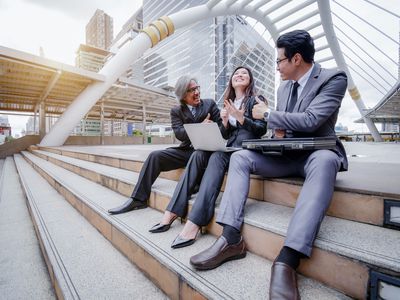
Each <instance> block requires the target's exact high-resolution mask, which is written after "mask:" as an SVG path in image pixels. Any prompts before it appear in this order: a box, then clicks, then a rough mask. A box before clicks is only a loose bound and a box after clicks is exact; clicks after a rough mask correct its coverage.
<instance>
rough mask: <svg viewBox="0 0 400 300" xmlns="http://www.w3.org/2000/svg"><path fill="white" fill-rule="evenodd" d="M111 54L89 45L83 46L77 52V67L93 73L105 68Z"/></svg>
mask: <svg viewBox="0 0 400 300" xmlns="http://www.w3.org/2000/svg"><path fill="white" fill-rule="evenodd" d="M108 55H110V52H108V51H106V50H103V49H100V48H96V47H93V46H89V45H84V44H81V45H80V46H79V48H78V50H77V51H76V57H75V66H77V67H78V68H82V69H85V70H88V71H92V72H98V71H99V70H100V69H101V68H103V66H104V64H105V62H106V59H107V57H108Z"/></svg>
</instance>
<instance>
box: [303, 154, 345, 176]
mask: <svg viewBox="0 0 400 300" xmlns="http://www.w3.org/2000/svg"><path fill="white" fill-rule="evenodd" d="M310 158H311V160H310V166H312V167H313V168H317V169H323V170H326V171H328V170H332V171H333V170H335V171H336V172H337V171H338V170H339V167H340V160H339V157H338V155H337V154H336V153H335V152H333V151H330V150H319V151H315V152H314V153H313V154H311V157H310Z"/></svg>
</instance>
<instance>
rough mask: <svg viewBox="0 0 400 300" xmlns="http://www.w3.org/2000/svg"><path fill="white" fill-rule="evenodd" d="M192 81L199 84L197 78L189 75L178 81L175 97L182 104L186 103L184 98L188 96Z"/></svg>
mask: <svg viewBox="0 0 400 300" xmlns="http://www.w3.org/2000/svg"><path fill="white" fill-rule="evenodd" d="M192 80H193V81H195V82H196V83H197V82H198V81H197V79H196V78H194V77H191V76H189V75H183V76H181V77H179V78H178V80H177V81H176V84H175V95H176V99H178V100H179V102H180V103H181V104H185V103H186V102H185V100H184V98H185V96H186V93H187V90H188V88H189V85H190V82H191V81H192Z"/></svg>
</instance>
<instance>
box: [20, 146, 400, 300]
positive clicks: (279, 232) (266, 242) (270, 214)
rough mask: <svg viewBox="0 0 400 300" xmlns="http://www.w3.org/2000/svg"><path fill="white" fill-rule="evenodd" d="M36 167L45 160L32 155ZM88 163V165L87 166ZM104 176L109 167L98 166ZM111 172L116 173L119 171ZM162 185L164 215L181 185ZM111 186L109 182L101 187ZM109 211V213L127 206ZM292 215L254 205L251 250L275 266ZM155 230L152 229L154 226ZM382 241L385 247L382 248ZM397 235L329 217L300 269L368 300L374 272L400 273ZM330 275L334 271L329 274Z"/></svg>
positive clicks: (249, 215)
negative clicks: (368, 287) (381, 270)
mask: <svg viewBox="0 0 400 300" xmlns="http://www.w3.org/2000/svg"><path fill="white" fill-rule="evenodd" d="M26 155H28V156H29V157H30V159H32V160H33V161H35V163H40V161H38V160H39V159H38V158H37V157H35V156H33V155H31V154H29V153H27V154H26ZM84 163H87V162H84ZM92 167H96V168H97V170H94V172H96V171H99V169H100V168H109V167H105V166H99V165H97V166H92ZM110 171H116V170H115V169H113V170H110ZM163 180H164V184H163V185H162V186H157V185H156V192H155V193H153V194H154V195H152V197H151V201H150V204H151V205H152V207H155V208H157V209H159V210H164V209H165V207H166V205H167V203H168V201H169V199H170V197H171V196H172V193H173V190H174V187H175V185H176V183H175V182H174V181H169V184H168V181H166V180H165V179H163ZM99 182H100V183H104V182H107V181H106V180H102V181H99ZM125 200H126V198H123V200H121V201H120V202H119V203H115V204H111V203H110V205H109V206H106V209H108V208H110V207H114V206H117V205H119V204H121V203H122V202H123V201H125ZM291 212H292V209H291V208H288V207H284V206H281V205H276V204H272V203H266V202H261V201H255V200H249V201H248V203H247V208H246V218H245V225H244V228H243V233H244V235H245V238H246V242H247V244H248V247H249V249H250V250H251V251H252V252H254V253H256V254H258V255H260V256H263V257H265V258H267V259H269V260H273V259H274V258H275V257H276V255H277V254H278V251H279V249H280V248H281V247H282V244H283V240H284V236H285V234H286V230H287V226H288V223H289V218H290V215H291ZM148 227H150V224H149V225H148ZM209 231H210V232H211V233H213V234H215V235H218V234H219V233H220V232H219V231H220V226H218V225H216V224H215V222H214V221H213V222H212V223H211V224H210V225H209ZM382 237H384V239H383V240H384V241H385V242H382ZM399 242H400V240H399V233H398V232H397V231H393V230H389V229H386V228H380V227H377V226H372V225H367V224H361V223H357V222H353V221H348V220H342V219H339V218H333V217H326V218H325V220H324V222H323V224H322V227H321V231H320V234H319V235H318V237H317V240H316V243H315V250H314V252H313V257H312V259H311V260H309V261H308V262H307V263H305V264H303V265H302V266H301V268H300V270H301V272H303V273H304V274H306V275H307V276H309V277H312V278H316V279H318V280H319V281H321V282H324V283H326V284H328V285H330V286H333V287H335V288H337V289H339V290H341V291H344V292H345V293H347V294H349V295H352V296H354V297H359V298H362V297H364V295H365V293H366V290H367V285H368V278H369V270H370V269H371V268H373V269H380V268H383V269H384V270H386V271H387V272H394V273H395V274H399V272H400V267H399V265H400V261H399V257H400V253H399V250H400V244H399ZM326 270H330V271H329V272H327V271H326Z"/></svg>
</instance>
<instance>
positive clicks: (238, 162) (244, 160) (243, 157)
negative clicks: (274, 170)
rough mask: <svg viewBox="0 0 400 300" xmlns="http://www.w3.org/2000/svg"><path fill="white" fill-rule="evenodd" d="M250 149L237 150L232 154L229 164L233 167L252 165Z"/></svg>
mask: <svg viewBox="0 0 400 300" xmlns="http://www.w3.org/2000/svg"><path fill="white" fill-rule="evenodd" d="M249 153H250V151H249V150H241V151H236V152H235V153H233V154H232V156H231V159H230V162H229V165H230V166H232V167H233V168H236V167H240V168H247V167H250V166H251V162H250V160H249V156H248V155H249Z"/></svg>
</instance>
